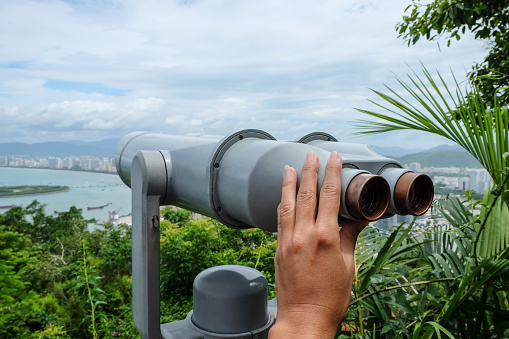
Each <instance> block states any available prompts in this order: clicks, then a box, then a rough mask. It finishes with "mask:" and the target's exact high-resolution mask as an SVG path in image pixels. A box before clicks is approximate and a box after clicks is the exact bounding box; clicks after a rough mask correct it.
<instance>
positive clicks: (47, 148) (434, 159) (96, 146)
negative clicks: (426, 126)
mask: <svg viewBox="0 0 509 339" xmlns="http://www.w3.org/2000/svg"><path fill="white" fill-rule="evenodd" d="M119 141H120V139H106V140H101V141H96V142H84V141H66V142H44V143H37V144H25V143H21V142H11V143H0V155H11V156H28V157H65V156H73V155H74V156H80V155H95V156H105V157H113V156H115V150H116V148H117V145H118V143H119ZM371 147H372V148H373V150H374V151H375V152H377V153H379V154H380V155H383V156H386V157H390V158H394V159H396V160H398V161H399V162H401V163H402V164H403V165H404V164H410V163H413V162H418V163H420V164H421V166H422V167H430V166H434V167H449V166H455V167H474V168H475V167H482V166H481V164H479V163H478V162H477V160H475V159H474V158H473V157H472V156H471V155H470V154H469V153H467V152H466V151H464V150H463V149H462V148H461V147H460V146H448V145H440V146H437V147H434V148H432V149H430V150H426V151H420V150H416V149H405V148H401V147H379V146H371Z"/></svg>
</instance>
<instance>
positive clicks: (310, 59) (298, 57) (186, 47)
mask: <svg viewBox="0 0 509 339" xmlns="http://www.w3.org/2000/svg"><path fill="white" fill-rule="evenodd" d="M407 5H408V1H407V0H398V1H390V2H383V3H381V2H379V1H374V0H363V1H353V0H350V1H333V0H330V1H321V2H313V1H292V2H288V1H282V0H276V1H269V0H260V1H248V0H201V1H186V2H182V1H178V0H173V1H168V0H143V1H142V0H128V1H118V0H115V1H114V0H101V1H91V2H75V1H63V0H46V1H36V0H17V1H3V2H0V31H2V32H8V34H2V35H0V50H1V51H2V53H1V54H0V79H1V80H0V121H2V122H3V124H7V125H8V128H4V131H6V132H4V133H3V135H2V136H0V142H2V141H13V140H29V139H30V138H33V139H35V140H42V139H44V140H56V139H59V140H62V138H69V139H81V140H90V139H94V138H95V139H97V138H101V137H102V136H108V137H112V136H115V137H120V136H122V135H123V134H125V133H127V132H129V131H132V130H140V129H146V130H154V131H162V132H168V133H210V134H223V135H225V134H229V133H232V132H234V131H235V130H236V129H240V128H261V129H265V130H267V131H268V132H269V133H271V134H273V135H274V136H276V137H278V138H286V139H293V138H295V137H296V134H298V136H302V135H304V134H306V133H308V132H311V131H313V130H323V131H326V132H329V133H331V134H334V135H336V134H340V135H341V137H342V138H343V136H344V135H345V134H349V133H351V132H352V127H351V123H350V122H349V121H350V120H351V119H353V118H358V117H360V114H359V113H357V112H356V111H355V110H354V109H353V107H366V106H367V105H368V103H367V102H366V99H367V98H374V96H373V94H372V93H371V92H370V91H369V90H368V89H367V88H368V87H371V88H375V89H382V84H383V83H388V84H390V85H394V84H395V82H394V80H393V79H394V76H393V74H392V73H391V72H390V71H394V72H396V73H398V74H402V73H406V72H407V71H408V68H407V66H406V64H405V63H406V62H408V63H409V64H410V65H412V66H413V67H416V68H419V60H420V61H422V62H423V63H424V64H425V65H427V66H429V67H430V68H432V69H433V68H435V67H436V68H438V69H440V70H441V71H442V72H446V73H447V72H448V69H449V67H452V68H453V70H454V71H455V72H456V73H458V72H459V76H460V77H461V76H463V72H464V70H465V69H466V70H468V69H469V68H470V66H471V64H472V61H474V60H478V61H480V60H481V58H482V53H483V50H482V45H481V44H479V43H476V42H473V41H472V38H471V37H465V38H464V39H462V40H461V41H459V42H458V43H453V46H452V47H450V48H448V49H447V48H442V52H439V51H438V48H437V46H436V44H435V43H428V42H423V43H421V42H419V44H418V45H416V46H413V47H411V48H409V47H407V46H406V45H403V43H402V41H401V40H399V39H397V33H396V32H395V29H394V26H395V24H396V23H397V22H398V21H399V20H400V19H401V17H402V15H403V10H404V8H405V7H406V6H407ZM2 65H4V66H2ZM5 65H15V66H16V65H17V66H16V67H10V68H9V67H6V66H5ZM51 79H55V80H63V81H73V82H88V83H98V84H101V85H103V86H104V87H105V88H121V89H125V90H128V91H129V92H128V93H127V94H126V95H125V96H123V97H108V96H104V95H101V94H97V93H95V94H94V93H89V94H87V93H81V92H76V91H75V92H69V91H54V90H50V89H48V88H45V87H44V86H43V85H44V84H45V83H46V81H48V80H51ZM13 112H15V114H14V113H13ZM53 131H58V134H55V133H52V132H53ZM383 138H384V142H385V143H388V144H391V143H392V144H400V143H401V142H400V141H399V140H391V139H390V137H383ZM411 139H412V138H411ZM35 140H34V141H35ZM377 140H381V139H380V138H379V139H377ZM412 140H414V139H412ZM430 143H433V141H430Z"/></svg>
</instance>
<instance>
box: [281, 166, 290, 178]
mask: <svg viewBox="0 0 509 339" xmlns="http://www.w3.org/2000/svg"><path fill="white" fill-rule="evenodd" d="M291 172H292V168H291V167H290V166H288V165H285V172H284V173H283V178H286V177H288V176H289V175H290V173H291Z"/></svg>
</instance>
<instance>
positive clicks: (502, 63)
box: [396, 0, 509, 104]
mask: <svg viewBox="0 0 509 339" xmlns="http://www.w3.org/2000/svg"><path fill="white" fill-rule="evenodd" d="M426 2H428V3H422V2H421V1H420V0H413V1H412V4H411V5H409V6H408V7H407V8H406V10H405V13H407V14H408V15H405V16H404V17H403V20H402V21H401V22H399V23H398V24H397V25H396V28H397V30H398V33H399V37H401V38H403V39H404V40H405V41H406V42H407V43H408V45H409V46H410V45H413V44H416V43H417V41H418V40H419V38H420V37H424V38H426V39H427V40H438V39H440V38H441V37H444V36H445V38H446V40H447V46H449V45H450V44H451V41H452V40H459V39H460V38H461V35H463V34H465V32H466V31H467V30H468V31H470V32H472V33H474V34H475V38H476V39H482V40H484V41H486V45H487V47H488V55H487V56H486V57H485V59H484V60H483V61H482V62H480V63H477V64H476V65H475V66H474V67H473V71H472V72H471V73H470V79H471V80H472V81H473V82H474V83H475V85H476V86H477V88H478V89H479V90H480V91H481V93H482V94H483V98H484V100H485V101H486V102H492V100H493V97H494V95H496V96H498V97H499V99H500V100H499V102H500V103H501V104H507V103H509V90H508V86H509V0H487V1H482V0H434V1H431V2H429V1H426Z"/></svg>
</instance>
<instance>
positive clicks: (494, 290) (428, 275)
mask: <svg viewBox="0 0 509 339" xmlns="http://www.w3.org/2000/svg"><path fill="white" fill-rule="evenodd" d="M423 74H424V75H423V76H422V77H421V76H419V75H417V74H416V73H415V72H413V73H412V74H411V75H409V76H408V80H407V81H404V80H402V79H400V78H398V81H399V84H400V85H401V86H402V88H403V90H402V91H396V90H394V89H391V88H387V90H388V92H389V93H388V94H385V93H382V92H379V91H375V93H376V94H377V95H378V96H379V98H381V99H382V101H383V102H384V103H383V104H381V103H375V102H373V103H374V104H375V105H376V106H377V107H378V109H379V111H372V110H364V109H359V111H360V112H362V113H364V114H366V115H368V116H370V117H371V118H375V120H360V121H359V123H358V127H359V128H360V129H361V132H360V133H361V134H363V133H364V134H375V133H384V132H390V131H396V130H404V129H409V130H416V131H424V132H427V133H432V134H435V135H440V136H442V137H445V138H447V139H450V140H452V141H454V142H456V143H457V144H459V145H461V146H462V147H463V148H464V149H465V150H467V151H468V152H469V153H471V154H472V155H473V156H474V157H475V158H476V159H477V160H478V161H479V162H480V163H481V164H482V165H483V166H484V167H485V168H486V170H488V171H489V173H490V175H491V177H492V178H493V183H494V186H493V188H492V189H491V190H488V191H487V192H486V193H485V195H484V199H483V200H482V201H475V200H473V199H472V196H473V192H467V194H466V198H467V199H466V201H462V200H460V199H458V198H447V199H442V200H439V201H436V202H435V207H436V209H437V210H438V211H439V212H440V214H441V215H442V216H443V217H445V218H446V219H447V221H448V223H449V224H448V225H449V226H447V227H445V228H442V229H440V228H435V229H433V231H432V232H430V233H423V232H414V231H412V226H413V225H410V227H408V228H401V227H400V228H398V229H396V230H395V231H394V232H393V233H391V234H390V236H389V237H388V238H387V241H386V242H383V241H380V245H379V248H377V245H374V244H373V241H375V242H377V241H379V240H378V238H377V237H379V235H378V234H377V231H375V230H372V231H367V232H369V233H368V234H367V235H366V237H367V239H368V240H365V241H367V245H366V247H367V248H368V250H366V249H363V247H362V246H361V247H360V248H359V251H360V252H359V253H358V255H359V257H360V258H367V260H366V261H362V259H361V262H360V264H361V265H360V267H359V271H358V272H359V274H358V275H359V277H358V278H357V280H356V284H355V286H354V287H355V288H354V291H355V293H356V296H355V297H356V299H354V300H353V304H356V305H357V306H358V307H359V312H357V314H358V315H357V316H354V315H355V314H354V315H352V317H351V321H352V323H353V325H352V326H351V328H353V329H356V330H357V329H360V332H361V333H362V334H361V337H362V336H363V335H364V334H365V333H366V328H368V329H369V328H370V326H372V331H371V332H370V334H369V335H370V336H373V337H374V336H375V334H376V332H377V331H378V334H379V335H384V336H388V337H402V338H410V337H411V338H421V337H422V338H431V337H438V338H440V337H441V336H446V337H450V338H504V337H509V331H508V330H507V329H508V328H509V303H508V300H509V283H508V282H509V246H508V245H509V213H508V211H509V210H508V206H509V185H508V178H509V166H508V157H509V152H508V151H509V137H508V135H509V114H508V108H507V106H506V105H499V104H498V98H497V97H496V96H494V97H492V100H491V101H490V102H486V100H485V99H484V98H483V94H482V93H481V92H480V91H479V90H478V88H477V87H476V86H475V84H474V85H473V86H470V87H469V86H466V89H463V88H461V86H460V84H459V83H458V82H457V81H456V80H455V82H454V83H455V87H454V88H453V89H451V88H450V87H449V86H448V85H447V82H446V81H445V80H444V78H443V77H442V76H441V75H440V74H437V76H436V77H433V76H432V75H431V74H430V73H429V72H428V71H427V70H426V69H425V68H423ZM380 111H381V112H380ZM479 204H480V205H481V210H480V214H478V215H474V213H473V211H474V207H475V206H476V205H479ZM465 205H466V206H465ZM382 244H383V245H382ZM391 251H393V253H392V254H391ZM370 253H377V255H376V256H370V255H369V254H370ZM389 258H390V259H389ZM395 260H396V261H395ZM396 267H397V268H396ZM365 272H367V273H368V274H365ZM374 273H375V274H374ZM366 280H367V282H366ZM358 293H362V294H358ZM361 310H362V312H361Z"/></svg>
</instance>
